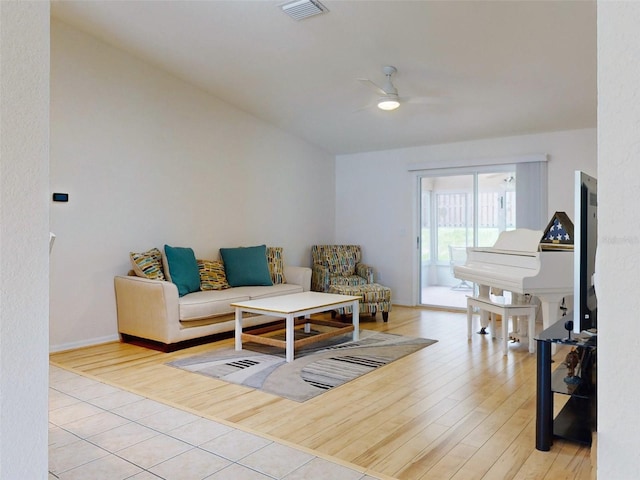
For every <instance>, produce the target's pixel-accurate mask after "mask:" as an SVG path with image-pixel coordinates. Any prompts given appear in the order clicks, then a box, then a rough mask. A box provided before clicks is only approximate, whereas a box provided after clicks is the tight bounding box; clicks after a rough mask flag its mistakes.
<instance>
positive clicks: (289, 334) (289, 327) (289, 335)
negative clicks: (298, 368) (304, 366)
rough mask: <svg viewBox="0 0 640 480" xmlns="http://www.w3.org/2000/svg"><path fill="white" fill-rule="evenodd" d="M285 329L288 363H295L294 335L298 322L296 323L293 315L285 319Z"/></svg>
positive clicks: (288, 315)
mask: <svg viewBox="0 0 640 480" xmlns="http://www.w3.org/2000/svg"><path fill="white" fill-rule="evenodd" d="M285 322H286V324H285V328H286V344H287V345H286V346H287V362H293V352H294V350H293V349H294V345H293V340H294V335H295V330H294V328H295V326H296V322H294V318H293V314H291V313H290V314H287V316H286V317H285Z"/></svg>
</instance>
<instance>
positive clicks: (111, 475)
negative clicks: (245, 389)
mask: <svg viewBox="0 0 640 480" xmlns="http://www.w3.org/2000/svg"><path fill="white" fill-rule="evenodd" d="M49 378H50V381H49V479H50V480H51V479H56V478H59V479H63V480H74V479H84V480H86V479H91V480H101V479H108V480H122V479H132V480H150V479H158V478H161V479H166V480H174V479H175V480H192V479H194V480H195V479H198V480H204V479H206V480H222V479H224V480H272V479H282V480H302V479H308V480H315V479H331V480H375V478H376V477H372V476H370V475H365V474H363V473H362V472H360V471H357V470H354V469H351V468H348V467H346V466H344V465H340V464H339V463H334V462H332V461H329V460H327V459H324V458H320V457H318V456H315V455H312V454H309V453H307V452H306V451H302V450H298V449H296V448H292V447H290V446H287V445H284V444H280V443H278V442H274V441H272V440H268V439H266V438H263V437H260V436H258V435H253V434H250V433H247V432H245V431H242V430H239V429H235V428H233V427H230V426H228V425H225V424H222V423H218V422H215V421H212V420H209V419H206V418H203V417H200V416H197V415H194V414H192V413H189V412H186V411H183V410H180V409H177V408H173V407H170V406H168V405H164V404H162V403H159V402H155V401H153V400H150V399H148V398H144V397H141V396H139V395H135V394H133V393H130V392H126V391H123V390H120V389H118V388H115V387H112V386H110V385H107V384H104V383H100V382H98V381H95V380H92V379H90V378H87V377H83V376H81V375H77V374H75V373H73V372H69V371H67V370H64V369H61V368H58V367H55V366H50V377H49Z"/></svg>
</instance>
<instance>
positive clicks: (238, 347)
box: [236, 307, 242, 350]
mask: <svg viewBox="0 0 640 480" xmlns="http://www.w3.org/2000/svg"><path fill="white" fill-rule="evenodd" d="M236 350H242V310H241V309H240V308H239V307H236Z"/></svg>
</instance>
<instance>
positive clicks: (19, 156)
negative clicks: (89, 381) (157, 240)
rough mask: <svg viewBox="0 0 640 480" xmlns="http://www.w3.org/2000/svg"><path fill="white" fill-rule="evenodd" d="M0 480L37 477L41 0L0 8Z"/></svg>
mask: <svg viewBox="0 0 640 480" xmlns="http://www.w3.org/2000/svg"><path fill="white" fill-rule="evenodd" d="M0 72H1V75H0V99H1V100H2V101H1V102H0V478H2V479H7V480H10V479H27V478H28V479H46V478H47V431H48V429H47V412H48V404H47V398H48V394H47V392H48V372H49V367H48V363H49V361H48V355H47V354H48V348H47V347H48V322H49V318H48V308H49V307H48V305H49V281H48V279H49V249H48V244H49V212H48V203H47V188H48V174H49V164H48V160H49V2H21V1H16V2H9V1H2V2H0Z"/></svg>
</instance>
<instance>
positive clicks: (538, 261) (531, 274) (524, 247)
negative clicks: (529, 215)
mask: <svg viewBox="0 0 640 480" xmlns="http://www.w3.org/2000/svg"><path fill="white" fill-rule="evenodd" d="M542 235H543V232H542V231H538V230H529V229H526V228H521V229H516V230H510V231H505V232H502V233H501V234H500V236H499V237H498V240H497V241H496V243H495V244H494V246H493V247H489V248H468V249H467V261H466V263H465V264H464V265H458V266H455V267H454V269H453V272H454V273H453V274H454V276H455V277H456V278H458V279H460V280H466V281H471V282H474V283H477V284H478V286H479V295H478V296H479V297H480V298H486V299H489V298H490V288H493V289H502V290H506V291H509V292H511V293H512V295H513V297H514V298H513V303H518V302H520V303H524V302H523V301H522V298H521V296H522V295H527V294H528V295H531V296H535V297H538V299H539V300H540V307H541V309H542V325H543V328H545V329H546V328H548V327H549V326H550V325H552V324H554V323H555V322H557V321H558V320H559V319H560V317H561V316H562V314H561V313H560V303H561V302H562V299H563V298H565V297H569V296H571V295H573V251H571V250H549V251H540V240H541V238H542ZM487 323H488V322H487V320H486V317H484V318H483V319H482V326H483V327H486V326H487Z"/></svg>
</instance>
